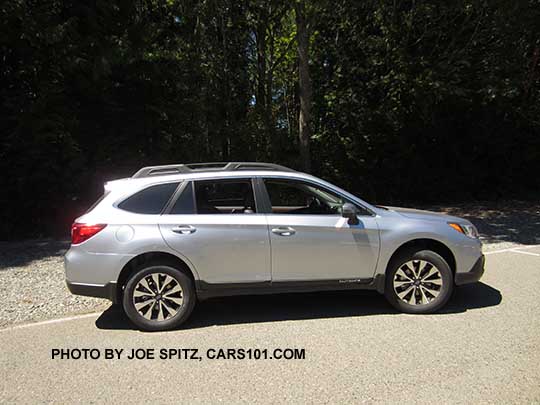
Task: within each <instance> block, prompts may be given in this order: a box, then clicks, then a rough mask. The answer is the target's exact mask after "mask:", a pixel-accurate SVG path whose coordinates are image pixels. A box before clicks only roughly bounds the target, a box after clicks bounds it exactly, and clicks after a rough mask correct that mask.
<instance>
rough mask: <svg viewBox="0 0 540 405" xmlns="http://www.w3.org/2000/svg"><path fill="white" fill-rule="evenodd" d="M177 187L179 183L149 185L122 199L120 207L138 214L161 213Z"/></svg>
mask: <svg viewBox="0 0 540 405" xmlns="http://www.w3.org/2000/svg"><path fill="white" fill-rule="evenodd" d="M177 187H178V183H166V184H156V185H155V186H150V187H147V188H145V189H144V190H141V191H139V192H138V193H135V194H133V195H132V196H131V197H128V198H127V199H125V200H124V201H122V202H121V203H120V204H118V208H121V209H123V210H125V211H129V212H135V213H137V214H160V213H161V211H163V208H165V204H167V202H168V201H169V199H170V198H171V196H172V194H173V193H174V191H175V190H176V188H177Z"/></svg>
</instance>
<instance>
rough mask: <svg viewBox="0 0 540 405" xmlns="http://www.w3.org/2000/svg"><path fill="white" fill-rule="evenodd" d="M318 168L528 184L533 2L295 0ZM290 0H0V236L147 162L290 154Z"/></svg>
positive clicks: (368, 179) (496, 189) (438, 184)
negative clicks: (304, 18) (306, 39)
mask: <svg viewBox="0 0 540 405" xmlns="http://www.w3.org/2000/svg"><path fill="white" fill-rule="evenodd" d="M308 3H309V4H308V6H309V7H308V10H307V12H308V18H309V29H310V32H311V45H310V51H311V55H310V59H311V61H310V69H311V72H310V73H311V78H312V82H313V97H314V100H313V108H312V115H313V116H312V123H311V124H312V132H313V136H312V139H311V142H312V145H311V148H312V165H313V171H314V173H315V174H317V175H322V176H324V177H326V178H328V179H329V180H332V181H336V182H338V183H339V184H342V185H343V186H345V187H348V188H350V189H352V190H356V191H358V194H359V195H360V196H362V197H364V198H367V199H370V200H372V201H374V202H380V203H385V202H386V203H388V202H391V203H396V202H400V201H401V202H403V201H405V202H427V201H442V200H449V199H451V200H457V199H474V198H501V197H505V198H513V197H516V196H519V197H532V194H531V192H532V191H533V190H538V186H540V181H539V176H537V175H536V173H537V172H538V170H539V169H540V119H539V118H538V117H540V38H539V37H538V33H539V32H540V1H538V0H522V1H518V2H508V1H504V0H460V1H455V2H439V1H422V2H418V1H414V0H408V1H405V0H393V1H389V0H370V1H353V0H335V1H329V0H317V1H312V2H308ZM293 8H294V3H293V2H289V1H285V0H277V1H276V0H274V1H272V0H241V1H233V0H203V1H192V0H191V1H188V0H182V1H179V0H144V1H142V0H139V1H136V2H133V1H127V0H111V1H102V0H98V1H95V2H83V1H73V0H72V1H58V0H49V1H46V2H37V1H35V0H15V1H9V2H3V3H2V5H0V18H1V22H0V52H1V57H2V64H1V65H0V79H1V81H0V82H1V83H2V85H1V86H0V102H1V107H0V114H1V116H0V117H1V119H0V131H1V134H2V138H1V141H0V170H1V172H2V184H1V186H2V193H1V195H0V208H1V212H2V216H3V218H2V221H1V224H2V225H1V226H0V231H1V233H0V239H7V238H12V237H19V236H28V235H33V236H36V235H38V236H39V235H49V234H51V233H52V232H54V231H55V230H57V229H66V226H67V225H68V224H69V222H70V221H71V220H72V219H73V218H74V217H75V216H77V215H78V214H79V213H80V212H81V210H83V209H84V207H85V206H86V205H88V203H89V202H90V201H91V200H92V199H95V198H96V195H97V194H99V193H100V192H101V189H102V184H103V182H104V181H106V180H108V179H110V178H115V177H119V176H127V175H130V174H131V173H132V172H134V171H136V170H137V169H138V168H139V167H141V166H142V165H145V164H159V163H170V162H192V161H214V160H219V161H221V160H266V161H273V162H277V163H283V164H286V165H290V166H293V167H298V164H299V160H298V142H297V139H298V103H299V101H298V84H297V83H298V66H297V54H296V43H295V39H296V26H295V18H294V10H293Z"/></svg>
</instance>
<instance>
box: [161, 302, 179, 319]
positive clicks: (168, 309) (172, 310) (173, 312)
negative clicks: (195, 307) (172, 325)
mask: <svg viewBox="0 0 540 405" xmlns="http://www.w3.org/2000/svg"><path fill="white" fill-rule="evenodd" d="M161 304H162V305H163V306H164V307H165V309H166V310H167V312H168V313H169V316H174V315H176V313H177V312H178V309H173V308H172V307H170V306H169V305H167V300H163V301H161Z"/></svg>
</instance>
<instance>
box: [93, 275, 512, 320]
mask: <svg viewBox="0 0 540 405" xmlns="http://www.w3.org/2000/svg"><path fill="white" fill-rule="evenodd" d="M501 301H502V296H501V293H500V291H499V290H497V289H495V288H493V287H490V286H489V285H487V284H484V283H476V284H472V285H467V286H462V287H459V288H457V289H456V291H455V293H454V296H453V297H452V299H451V301H450V302H449V303H448V304H447V306H446V307H445V308H444V309H443V310H442V311H440V312H439V313H438V314H437V315H438V316H444V315H447V314H455V313H461V312H465V311H469V310H474V309H478V308H486V307H491V306H495V305H498V304H499V303H500V302H501ZM397 313H398V312H397V311H396V310H395V309H394V308H393V307H391V306H390V304H388V303H387V302H386V300H385V298H384V297H383V296H382V295H379V294H378V293H376V292H374V291H338V292H317V293H298V294H277V295H259V296H237V297H227V298H214V299H209V300H207V301H202V302H200V303H198V305H197V306H196V307H195V310H194V311H193V314H192V315H191V317H190V319H189V320H188V321H187V322H186V323H185V324H184V325H182V326H181V327H180V329H195V328H204V327H209V326H219V325H233V324H244V323H260V322H279V321H290V320H306V319H324V318H343V317H357V316H367V315H391V314H397ZM96 326H97V327H98V328H99V329H116V330H118V329H136V328H135V327H134V325H133V324H132V323H131V322H130V321H129V319H128V318H127V317H126V316H125V314H124V313H123V311H122V308H121V307H120V306H119V305H111V307H110V308H108V309H107V310H106V311H105V312H103V314H101V316H100V317H99V318H98V319H97V320H96Z"/></svg>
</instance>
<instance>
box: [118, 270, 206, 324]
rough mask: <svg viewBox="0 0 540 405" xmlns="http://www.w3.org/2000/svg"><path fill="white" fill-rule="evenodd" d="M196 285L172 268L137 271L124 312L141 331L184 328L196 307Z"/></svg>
mask: <svg viewBox="0 0 540 405" xmlns="http://www.w3.org/2000/svg"><path fill="white" fill-rule="evenodd" d="M195 301H196V297H195V289H194V287H193V282H192V280H191V278H190V277H188V276H187V275H186V274H185V273H184V272H182V271H181V270H179V269H176V268H174V267H170V266H164V265H157V266H149V267H145V268H142V269H140V270H139V271H137V272H135V273H134V274H133V275H132V276H131V278H130V279H129V280H128V282H127V284H126V288H125V290H124V297H123V306H124V311H125V312H126V315H127V316H128V318H129V319H130V320H131V321H132V322H133V323H134V324H135V325H137V326H138V327H139V328H140V329H143V330H148V331H159V330H167V329H172V328H175V327H178V326H179V325H181V324H182V323H183V322H184V321H185V320H186V319H187V318H188V317H189V315H190V314H191V312H192V311H193V307H194V306H195Z"/></svg>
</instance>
